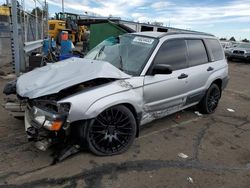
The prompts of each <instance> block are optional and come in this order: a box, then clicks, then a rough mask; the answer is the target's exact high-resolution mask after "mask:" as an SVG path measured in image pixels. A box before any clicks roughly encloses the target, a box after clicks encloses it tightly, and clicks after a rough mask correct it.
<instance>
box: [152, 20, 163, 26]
mask: <svg viewBox="0 0 250 188" xmlns="http://www.w3.org/2000/svg"><path fill="white" fill-rule="evenodd" d="M151 24H152V25H158V26H163V22H156V21H155V22H151Z"/></svg>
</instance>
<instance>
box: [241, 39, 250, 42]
mask: <svg viewBox="0 0 250 188" xmlns="http://www.w3.org/2000/svg"><path fill="white" fill-rule="evenodd" d="M242 42H250V41H249V40H247V39H243V40H242Z"/></svg>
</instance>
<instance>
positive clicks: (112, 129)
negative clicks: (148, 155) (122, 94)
mask: <svg viewBox="0 0 250 188" xmlns="http://www.w3.org/2000/svg"><path fill="white" fill-rule="evenodd" d="M85 128H86V132H85V135H86V143H87V145H88V147H89V149H90V151H92V152H93V153H94V154H96V155H101V156H109V155H116V154H120V153H123V152H125V151H126V150H127V149H128V148H129V146H130V145H131V144H132V143H133V141H134V139H135V136H136V121H135V117H134V115H133V113H132V112H131V111H130V110H129V109H128V108H127V107H125V106H123V105H117V106H113V107H111V108H108V109H106V110H104V111H103V112H102V113H101V114H99V115H98V116H97V117H96V118H95V119H93V120H92V121H90V122H89V123H88V124H87V126H86V127H85Z"/></svg>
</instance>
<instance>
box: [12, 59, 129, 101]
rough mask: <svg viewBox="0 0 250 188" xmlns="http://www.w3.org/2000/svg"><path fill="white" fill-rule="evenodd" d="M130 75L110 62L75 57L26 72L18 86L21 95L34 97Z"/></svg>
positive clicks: (18, 81)
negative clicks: (99, 80) (91, 81)
mask: <svg viewBox="0 0 250 188" xmlns="http://www.w3.org/2000/svg"><path fill="white" fill-rule="evenodd" d="M130 77H131V76H130V75H127V74H126V73H124V72H122V71H120V70H119V69H117V68H116V67H115V66H113V65H111V64H110V63H108V62H105V61H96V60H89V59H82V58H75V57H74V58H70V59H67V60H64V61H60V62H57V63H54V64H49V65H47V66H45V67H41V68H37V69H35V70H33V71H31V72H28V73H25V74H23V75H21V76H20V77H19V78H18V80H17V85H16V86H17V93H18V94H19V95H20V96H22V97H28V98H30V99H32V98H37V97H41V96H45V95H49V94H54V93H58V92H59V91H61V90H62V89H65V88H68V87H71V86H74V85H76V84H80V83H83V82H86V81H90V80H93V79H96V78H114V79H125V78H130Z"/></svg>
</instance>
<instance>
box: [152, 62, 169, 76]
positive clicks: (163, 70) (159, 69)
mask: <svg viewBox="0 0 250 188" xmlns="http://www.w3.org/2000/svg"><path fill="white" fill-rule="evenodd" d="M172 72H173V69H172V66H170V65H166V64H156V65H154V66H153V69H152V74H151V75H155V74H171V73H172Z"/></svg>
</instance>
